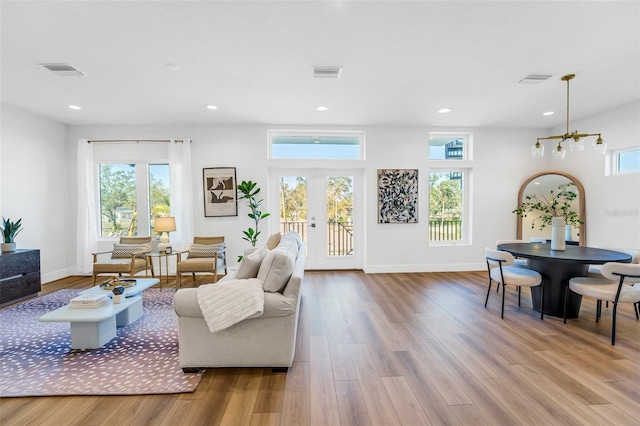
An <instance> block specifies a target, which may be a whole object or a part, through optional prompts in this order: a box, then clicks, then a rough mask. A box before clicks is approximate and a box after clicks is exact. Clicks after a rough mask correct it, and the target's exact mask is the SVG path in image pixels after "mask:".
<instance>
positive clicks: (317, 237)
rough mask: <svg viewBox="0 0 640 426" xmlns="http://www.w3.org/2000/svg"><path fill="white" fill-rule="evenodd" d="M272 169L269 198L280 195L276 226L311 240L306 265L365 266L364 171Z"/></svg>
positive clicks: (283, 231) (308, 241) (274, 221)
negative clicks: (363, 236)
mask: <svg viewBox="0 0 640 426" xmlns="http://www.w3.org/2000/svg"><path fill="white" fill-rule="evenodd" d="M270 174H271V185H270V188H271V194H270V199H271V200H278V204H277V205H278V207H277V211H273V212H272V214H271V221H272V222H271V225H272V227H273V228H272V229H280V232H282V233H286V232H289V231H296V232H298V234H300V236H301V237H302V240H303V241H305V242H306V244H307V259H306V262H305V268H306V269H362V259H363V255H362V246H363V244H362V231H361V229H362V220H361V218H362V215H363V212H362V211H361V206H362V171H361V170H333V169H313V170H309V169H272V170H271V171H270ZM271 205H272V206H274V204H271ZM271 210H274V209H273V207H272V208H271Z"/></svg>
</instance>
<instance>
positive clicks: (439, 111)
mask: <svg viewBox="0 0 640 426" xmlns="http://www.w3.org/2000/svg"><path fill="white" fill-rule="evenodd" d="M448 112H451V110H450V109H449V108H440V109H439V110H438V114H446V113H448Z"/></svg>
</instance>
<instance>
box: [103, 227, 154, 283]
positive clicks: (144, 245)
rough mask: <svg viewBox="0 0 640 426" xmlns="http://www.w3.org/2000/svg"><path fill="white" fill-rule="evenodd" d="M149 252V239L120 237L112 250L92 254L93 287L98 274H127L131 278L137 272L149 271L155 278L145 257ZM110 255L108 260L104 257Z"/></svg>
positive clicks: (151, 267)
mask: <svg viewBox="0 0 640 426" xmlns="http://www.w3.org/2000/svg"><path fill="white" fill-rule="evenodd" d="M150 250H151V237H120V242H119V243H115V244H113V250H110V251H102V252H97V253H92V255H93V285H94V286H95V285H96V277H97V276H98V275H100V274H118V276H122V274H127V275H130V276H133V275H135V274H137V273H138V272H142V271H145V273H146V272H147V271H148V270H149V269H150V270H151V275H152V276H155V273H154V271H153V263H151V261H150V260H149V259H148V258H147V257H146V256H145V253H147V252H148V251H150ZM108 253H111V257H110V258H105V257H104V256H102V257H100V256H101V255H105V254H108Z"/></svg>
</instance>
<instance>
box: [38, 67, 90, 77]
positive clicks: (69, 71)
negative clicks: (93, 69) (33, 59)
mask: <svg viewBox="0 0 640 426" xmlns="http://www.w3.org/2000/svg"><path fill="white" fill-rule="evenodd" d="M38 65H40V66H42V67H44V68H46V69H48V70H49V71H51V72H52V73H54V74H57V75H62V76H65V77H69V76H77V75H84V73H83V72H82V71H78V70H77V69H75V68H74V67H72V66H71V65H69V64H38Z"/></svg>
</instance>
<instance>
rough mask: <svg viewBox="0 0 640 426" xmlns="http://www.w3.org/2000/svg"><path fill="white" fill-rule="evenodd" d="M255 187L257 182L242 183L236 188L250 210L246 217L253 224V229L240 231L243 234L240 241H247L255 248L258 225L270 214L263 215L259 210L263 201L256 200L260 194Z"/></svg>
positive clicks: (258, 233)
mask: <svg viewBox="0 0 640 426" xmlns="http://www.w3.org/2000/svg"><path fill="white" fill-rule="evenodd" d="M257 185H258V184H257V182H251V181H248V182H246V181H242V183H240V184H239V185H238V188H237V190H238V192H239V193H240V194H241V197H240V198H244V199H246V200H247V205H248V206H249V208H250V209H251V213H249V214H248V216H249V217H250V218H251V219H253V221H254V223H255V228H251V227H249V228H248V229H247V230H246V231H242V233H243V234H244V237H242V239H243V240H246V241H249V242H250V243H251V245H252V246H253V247H255V245H256V242H257V241H258V236H259V235H260V231H258V223H259V222H260V220H262V219H264V218H266V217H268V216H269V215H270V213H263V212H262V211H261V210H260V204H262V201H263V200H258V199H256V195H257V194H258V193H259V192H260V188H257Z"/></svg>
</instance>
